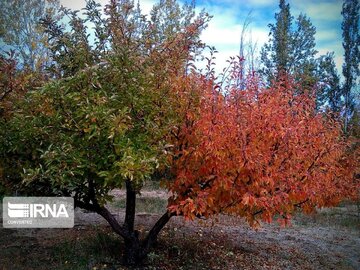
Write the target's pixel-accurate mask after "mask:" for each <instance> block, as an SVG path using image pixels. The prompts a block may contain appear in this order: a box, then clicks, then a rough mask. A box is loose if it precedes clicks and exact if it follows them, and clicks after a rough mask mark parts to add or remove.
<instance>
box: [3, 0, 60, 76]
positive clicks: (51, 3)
mask: <svg viewBox="0 0 360 270" xmlns="http://www.w3.org/2000/svg"><path fill="white" fill-rule="evenodd" d="M58 7H59V2H58V0H15V1H14V0H4V1H2V3H1V6H0V17H1V18H2V23H1V24H0V38H1V39H2V41H3V42H4V43H5V46H4V49H5V50H7V48H6V47H8V48H11V49H13V50H14V51H15V52H16V53H18V54H19V57H18V64H19V65H21V66H22V67H23V68H29V69H31V70H32V71H41V70H43V69H44V67H45V66H46V64H47V63H48V62H49V61H50V59H49V57H48V48H47V44H46V35H44V33H43V29H42V28H41V26H40V23H39V21H40V19H41V18H42V17H45V16H51V17H54V16H55V15H56V12H57V10H58Z"/></svg>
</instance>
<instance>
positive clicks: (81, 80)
mask: <svg viewBox="0 0 360 270" xmlns="http://www.w3.org/2000/svg"><path fill="white" fill-rule="evenodd" d="M98 8H99V6H98V5H96V4H95V2H93V1H89V2H88V5H87V14H88V16H89V17H88V18H89V19H90V20H91V22H93V23H95V25H96V26H97V27H98V28H97V29H99V33H100V34H101V29H107V32H106V33H102V35H98V36H97V43H96V44H99V45H101V44H104V46H97V47H95V48H93V47H91V46H88V45H89V40H88V39H86V38H87V37H88V36H87V35H86V29H84V21H83V20H82V19H80V18H78V17H77V16H76V14H75V13H69V12H68V11H66V10H65V14H69V16H70V19H71V21H70V26H71V28H72V29H71V30H70V32H67V31H66V29H64V28H62V27H61V26H58V25H57V24H56V23H55V22H54V21H52V20H51V19H50V18H48V17H47V18H45V19H44V20H43V25H44V27H46V31H47V34H48V35H49V38H50V41H49V44H50V45H51V48H52V53H53V55H54V60H56V61H57V63H56V64H55V67H58V68H59V70H60V72H59V73H60V74H59V76H58V77H59V78H58V79H56V80H54V81H53V82H50V83H48V84H46V85H45V86H43V87H41V88H40V89H37V90H36V91H30V92H29V93H28V94H27V96H26V98H25V99H24V100H23V101H22V103H21V104H20V105H19V106H18V107H17V109H16V112H17V113H16V114H14V115H12V117H11V118H10V119H9V120H7V121H5V120H4V119H1V121H0V126H1V127H2V128H1V131H0V133H1V139H0V140H1V143H0V147H1V148H0V149H1V150H0V153H1V154H0V155H1V161H2V162H1V164H0V165H1V167H2V175H1V183H2V185H3V186H5V187H8V186H10V187H11V189H12V190H18V193H19V194H32V195H36V194H37V195H44V194H47V195H65V196H74V199H75V204H76V206H77V207H82V208H85V209H88V210H91V211H95V212H97V213H99V214H100V215H102V216H103V217H104V218H105V219H106V220H107V221H108V222H109V224H110V225H111V226H112V228H113V229H114V230H115V232H117V233H118V234H119V235H120V236H122V237H123V238H124V240H125V245H126V252H125V262H126V263H127V264H134V263H139V262H140V261H142V260H143V259H144V257H145V256H146V254H147V253H148V252H149V249H150V247H151V246H152V245H153V244H154V242H155V240H156V237H157V234H158V233H159V231H160V230H161V229H162V227H163V226H164V225H165V224H166V222H167V221H168V220H169V218H170V217H171V216H172V214H171V213H169V212H166V213H165V214H164V215H163V217H162V218H160V220H159V221H158V222H157V223H156V224H155V225H154V227H153V229H152V230H151V231H150V232H149V234H148V236H147V237H146V238H145V239H144V240H141V239H140V238H139V235H138V232H137V231H136V230H135V228H134V219H135V199H136V194H137V193H138V192H140V190H141V187H142V186H143V184H144V181H145V180H148V179H152V178H156V177H158V176H159V175H160V176H161V175H166V173H167V171H168V170H167V168H168V159H169V154H168V153H169V149H170V148H171V147H172V146H171V141H170V139H169V138H170V137H171V133H172V132H174V131H175V128H176V126H177V125H179V123H180V122H181V118H180V116H179V112H180V111H181V112H183V111H186V108H187V106H191V105H192V104H193V103H192V102H191V99H194V100H195V99H196V93H195V92H194V91H193V90H191V88H190V87H189V88H188V87H185V88H184V90H181V91H188V92H184V98H183V101H181V98H180V97H179V94H180V93H177V92H175V91H174V90H173V89H172V85H173V84H176V83H180V79H181V78H183V79H184V81H186V80H189V79H186V76H187V75H186V74H187V73H188V72H190V69H191V67H190V65H188V64H187V63H189V62H191V59H192V55H193V53H195V52H198V50H200V49H201V48H202V46H203V45H202V44H201V43H200V42H199V35H200V32H201V31H202V29H203V28H204V27H205V26H206V23H207V21H208V16H207V14H205V13H200V14H199V16H195V14H194V13H193V9H189V7H188V6H184V7H182V8H181V7H180V6H179V5H178V3H177V2H175V1H170V0H169V1H163V2H161V3H160V4H158V5H156V6H155V7H154V10H156V12H155V11H154V12H153V14H155V13H156V14H160V15H159V16H160V17H161V18H162V22H161V24H160V26H161V25H166V22H167V21H173V20H179V21H181V22H182V23H181V24H176V26H174V28H173V29H172V30H171V31H169V30H168V29H165V30H164V29H163V28H161V27H160V28H158V27H159V25H158V23H157V20H155V19H154V18H155V17H154V16H155V15H154V16H153V18H152V19H151V20H150V21H148V20H146V17H145V16H143V15H141V13H140V9H139V7H135V6H134V5H133V1H127V0H124V1H120V2H119V1H111V2H110V3H109V4H108V5H107V6H106V10H105V16H104V17H102V19H100V18H99V17H98V15H96V14H99V13H97V11H98ZM171 10H173V11H174V12H171ZM179 10H181V13H179V12H178V11H179ZM185 19H186V20H185ZM185 21H186V22H185ZM80 30H81V31H80ZM164 31H165V32H164ZM104 35H105V36H104ZM159 36H160V37H161V39H159V38H158V37H159ZM55 56H56V57H55ZM88 56H90V57H88ZM193 95H194V96H193ZM185 97H188V98H187V99H185ZM5 126H6V128H4V127H5ZM21 141H23V142H21ZM121 186H125V187H126V190H127V204H126V217H125V222H124V225H121V224H120V223H119V221H117V220H116V219H115V218H114V217H113V216H112V215H111V213H110V212H109V211H108V210H107V208H106V207H105V203H106V202H107V201H108V200H109V199H111V198H110V197H109V195H108V192H109V191H110V190H111V189H113V188H115V187H118V188H119V187H121Z"/></svg>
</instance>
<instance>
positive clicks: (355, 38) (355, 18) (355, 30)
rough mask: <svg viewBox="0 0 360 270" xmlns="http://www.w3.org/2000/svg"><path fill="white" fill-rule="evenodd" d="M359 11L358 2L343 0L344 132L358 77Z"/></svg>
mask: <svg viewBox="0 0 360 270" xmlns="http://www.w3.org/2000/svg"><path fill="white" fill-rule="evenodd" d="M359 9H360V4H359V1H358V0H345V1H344V3H343V7H342V12H341V14H342V15H343V22H342V25H341V29H342V31H343V47H344V51H345V54H344V64H343V70H342V73H343V75H344V77H345V82H344V85H343V87H342V95H343V97H344V102H345V104H344V105H345V108H344V117H345V125H344V131H345V132H347V131H348V123H349V119H350V118H351V115H352V112H353V110H354V98H353V95H352V90H353V89H354V88H355V85H356V80H357V77H358V76H359V75H360V69H359V62H360V50H359V46H360V34H359Z"/></svg>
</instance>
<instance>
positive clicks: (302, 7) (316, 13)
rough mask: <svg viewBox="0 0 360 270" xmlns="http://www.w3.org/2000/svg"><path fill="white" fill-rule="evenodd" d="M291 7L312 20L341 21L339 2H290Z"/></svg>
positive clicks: (304, 0) (295, 0)
mask: <svg viewBox="0 0 360 270" xmlns="http://www.w3.org/2000/svg"><path fill="white" fill-rule="evenodd" d="M290 4H291V7H292V8H293V9H294V10H295V11H297V12H303V13H306V14H307V15H308V16H309V17H310V18H311V19H312V20H314V21H315V20H323V21H338V20H341V8H342V6H341V1H334V2H329V1H327V2H320V1H312V0H303V1H297V0H292V1H290Z"/></svg>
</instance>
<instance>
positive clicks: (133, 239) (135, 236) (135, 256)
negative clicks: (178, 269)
mask: <svg viewBox="0 0 360 270" xmlns="http://www.w3.org/2000/svg"><path fill="white" fill-rule="evenodd" d="M89 187H92V185H89ZM89 194H91V196H95V192H92V191H90V192H89ZM88 199H89V200H86V202H83V201H81V200H77V199H76V196H75V206H76V207H80V208H83V209H86V210H88V211H92V212H96V213H98V214H99V215H101V216H102V217H103V218H104V219H105V220H106V221H107V222H108V223H109V225H110V226H111V228H112V229H113V231H114V232H116V233H117V234H118V235H120V236H121V237H122V238H123V239H124V243H125V252H124V258H123V262H124V264H125V265H141V264H142V263H143V262H144V260H145V259H146V257H147V254H148V253H149V251H150V250H151V248H152V247H153V246H154V244H155V243H156V240H157V237H158V234H159V233H160V231H161V230H162V229H163V228H164V226H165V225H166V224H167V223H168V221H169V220H170V218H171V217H172V216H174V215H175V214H173V213H169V212H166V213H165V214H163V215H162V216H161V217H160V219H159V220H158V221H157V222H156V223H155V224H154V226H153V227H152V229H151V230H150V232H149V233H148V235H147V236H146V237H145V238H144V240H140V237H139V232H138V231H137V230H135V228H134V223H135V206H136V191H135V190H134V189H133V187H132V185H131V182H130V181H126V213H125V221H124V224H123V225H121V224H120V223H119V222H118V221H117V220H116V218H115V217H114V216H113V215H112V214H111V213H110V211H109V210H108V209H107V208H106V207H104V206H100V205H99V204H98V203H97V200H96V198H95V197H94V198H88Z"/></svg>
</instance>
